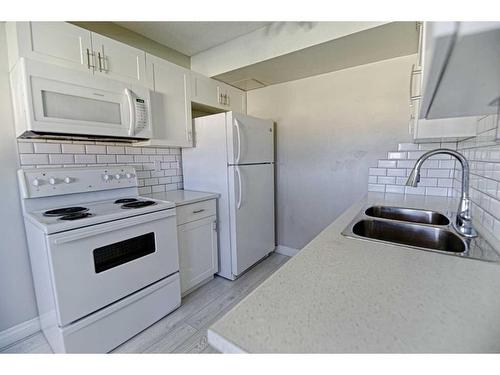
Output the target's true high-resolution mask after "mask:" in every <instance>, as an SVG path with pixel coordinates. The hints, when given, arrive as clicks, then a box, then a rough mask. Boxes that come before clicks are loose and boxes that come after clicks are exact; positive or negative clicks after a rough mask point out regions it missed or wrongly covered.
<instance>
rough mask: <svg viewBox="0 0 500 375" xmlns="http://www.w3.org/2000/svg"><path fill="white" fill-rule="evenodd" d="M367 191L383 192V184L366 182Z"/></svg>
mask: <svg viewBox="0 0 500 375" xmlns="http://www.w3.org/2000/svg"><path fill="white" fill-rule="evenodd" d="M368 191H376V192H379V193H384V192H385V185H377V184H368Z"/></svg>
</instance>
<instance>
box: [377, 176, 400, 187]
mask: <svg viewBox="0 0 500 375" xmlns="http://www.w3.org/2000/svg"><path fill="white" fill-rule="evenodd" d="M377 183H379V184H385V185H394V184H395V183H396V177H386V176H379V177H378V178H377Z"/></svg>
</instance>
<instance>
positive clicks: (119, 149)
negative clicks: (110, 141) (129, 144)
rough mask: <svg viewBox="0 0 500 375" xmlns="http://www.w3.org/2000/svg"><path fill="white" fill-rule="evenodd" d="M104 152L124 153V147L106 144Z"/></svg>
mask: <svg viewBox="0 0 500 375" xmlns="http://www.w3.org/2000/svg"><path fill="white" fill-rule="evenodd" d="M106 153H107V154H115V155H117V154H124V153H125V147H123V146H107V147H106Z"/></svg>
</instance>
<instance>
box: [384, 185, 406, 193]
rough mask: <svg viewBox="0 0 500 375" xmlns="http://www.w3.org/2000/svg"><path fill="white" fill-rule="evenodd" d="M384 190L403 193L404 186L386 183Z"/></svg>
mask: <svg viewBox="0 0 500 375" xmlns="http://www.w3.org/2000/svg"><path fill="white" fill-rule="evenodd" d="M385 192H386V193H397V194H404V193H405V187H404V186H399V185H386V186H385Z"/></svg>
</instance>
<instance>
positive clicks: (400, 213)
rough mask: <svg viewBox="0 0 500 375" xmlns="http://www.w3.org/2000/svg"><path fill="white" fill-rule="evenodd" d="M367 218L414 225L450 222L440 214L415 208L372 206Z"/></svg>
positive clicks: (446, 223) (368, 210)
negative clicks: (399, 221) (406, 222)
mask: <svg viewBox="0 0 500 375" xmlns="http://www.w3.org/2000/svg"><path fill="white" fill-rule="evenodd" d="M365 214H366V215H367V216H371V217H380V218H382V219H391V220H401V221H408V222H412V223H422V224H433V225H448V224H449V223H450V220H448V218H447V217H446V216H444V215H442V214H440V213H439V212H434V211H426V210H416V209H413V208H401V207H389V206H372V207H370V208H368V209H367V210H366V211H365Z"/></svg>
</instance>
